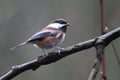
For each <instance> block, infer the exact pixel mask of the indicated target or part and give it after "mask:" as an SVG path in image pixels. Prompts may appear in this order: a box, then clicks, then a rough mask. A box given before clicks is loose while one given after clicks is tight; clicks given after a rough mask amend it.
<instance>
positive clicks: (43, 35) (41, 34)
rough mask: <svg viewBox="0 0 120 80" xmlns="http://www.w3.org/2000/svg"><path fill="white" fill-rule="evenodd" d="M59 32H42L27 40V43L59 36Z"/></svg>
mask: <svg viewBox="0 0 120 80" xmlns="http://www.w3.org/2000/svg"><path fill="white" fill-rule="evenodd" d="M57 34H58V33H57V32H54V33H53V32H51V31H41V32H38V33H36V34H35V35H33V36H32V37H31V38H29V39H28V40H27V42H32V41H35V40H39V41H41V40H43V39H44V38H46V37H49V36H57Z"/></svg>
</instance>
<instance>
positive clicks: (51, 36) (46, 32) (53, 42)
mask: <svg viewBox="0 0 120 80" xmlns="http://www.w3.org/2000/svg"><path fill="white" fill-rule="evenodd" d="M70 25H71V24H70V23H68V22H67V21H66V20H65V19H62V18H58V19H55V20H53V21H52V22H51V23H50V24H49V25H47V26H46V27H44V28H43V29H42V30H40V31H39V32H37V33H35V34H34V35H33V36H31V37H30V38H28V39H27V40H26V41H24V42H23V43H21V44H19V45H17V46H15V47H12V48H11V49H10V50H14V49H16V48H18V47H21V46H23V45H26V44H32V45H33V46H35V47H37V48H41V50H42V52H43V53H46V51H45V50H47V49H51V48H55V49H58V50H62V49H63V48H60V47H58V45H60V44H61V43H62V42H63V41H64V39H65V35H66V31H67V28H68V26H70Z"/></svg>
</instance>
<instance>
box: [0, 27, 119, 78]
mask: <svg viewBox="0 0 120 80" xmlns="http://www.w3.org/2000/svg"><path fill="white" fill-rule="evenodd" d="M119 36H120V27H118V28H117V29H115V30H113V31H111V32H108V33H107V34H104V35H102V36H99V37H98V38H95V39H91V40H88V41H84V42H81V43H78V44H76V45H73V46H70V47H67V48H65V49H64V50H62V51H60V52H50V53H48V55H41V56H39V57H38V58H36V59H35V60H33V61H30V62H27V63H24V64H21V65H16V66H13V67H12V69H11V70H10V71H9V72H8V73H6V74H5V75H3V76H2V77H0V80H10V79H12V78H14V77H15V76H17V75H19V74H20V73H22V72H24V71H27V70H30V69H32V70H36V69H37V68H39V67H40V66H42V65H47V64H50V63H53V62H56V61H58V60H60V59H62V58H63V57H66V56H68V55H71V54H73V53H76V52H79V51H82V50H86V49H89V48H91V47H96V50H97V62H96V64H98V63H99V65H98V66H100V63H101V62H100V61H99V60H100V59H98V58H100V56H98V54H99V55H101V53H102V52H101V49H103V48H105V47H106V46H107V45H108V44H109V43H110V42H111V41H113V40H114V39H116V38H118V37H119ZM99 41H101V42H102V47H100V45H101V43H100V42H99ZM99 43H100V44H99ZM99 51H100V52H99ZM96 70H97V71H98V70H99V67H98V68H96ZM95 75H97V72H96V73H95V74H94V75H93V76H95ZM90 80H94V79H90Z"/></svg>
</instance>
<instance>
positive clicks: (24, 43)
mask: <svg viewBox="0 0 120 80" xmlns="http://www.w3.org/2000/svg"><path fill="white" fill-rule="evenodd" d="M26 44H27V43H26V42H23V43H21V44H19V45H17V46H15V47H12V48H10V50H11V51H12V50H14V49H16V48H18V47H21V46H23V45H26Z"/></svg>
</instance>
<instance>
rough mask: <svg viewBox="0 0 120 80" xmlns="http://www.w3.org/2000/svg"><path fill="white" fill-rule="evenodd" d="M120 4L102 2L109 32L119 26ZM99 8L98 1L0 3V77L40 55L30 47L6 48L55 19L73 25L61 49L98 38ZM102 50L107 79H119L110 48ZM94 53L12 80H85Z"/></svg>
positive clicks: (14, 0) (116, 0) (16, 0)
mask: <svg viewBox="0 0 120 80" xmlns="http://www.w3.org/2000/svg"><path fill="white" fill-rule="evenodd" d="M119 4H120V0H104V14H105V15H104V17H105V26H108V28H109V31H110V30H112V29H115V28H117V26H119V25H120V8H119V7H120V5H119ZM99 8H100V7H99V0H0V76H2V75H3V74H5V73H6V72H8V71H9V70H10V69H11V67H12V66H13V65H18V64H22V63H25V62H28V61H30V60H33V59H35V58H36V57H37V56H39V55H41V50H40V49H37V48H35V47H33V46H30V45H26V46H24V47H21V48H18V49H16V50H14V51H10V50H9V49H10V48H11V47H13V46H15V45H17V44H19V43H21V42H23V41H25V40H26V39H28V38H29V37H30V36H32V35H33V34H34V33H36V32H38V31H39V30H41V29H42V28H43V27H44V26H46V25H48V24H49V23H50V22H51V21H52V20H54V19H56V18H64V19H66V20H68V21H69V22H70V23H71V24H72V26H71V27H69V29H68V31H67V36H66V39H65V41H64V42H63V44H62V45H61V47H67V46H70V45H73V44H76V43H79V42H82V41H85V40H89V39H92V38H95V37H97V36H99V35H100V34H101V33H100V16H99V15H100V9H99ZM114 44H115V46H116V49H117V52H118V53H119V52H120V46H119V44H120V39H117V40H115V41H114ZM105 51H106V52H105V53H106V54H105V55H106V56H107V57H106V62H107V76H108V78H109V80H119V79H120V75H119V74H120V68H119V66H118V63H117V61H116V58H115V55H114V52H113V48H112V47H111V45H109V46H108V47H107V48H106V50H105ZM95 54H96V52H95V48H91V49H88V50H85V51H82V52H79V53H76V54H73V55H71V56H68V57H66V58H64V59H62V60H60V61H58V62H56V63H53V64H49V65H46V66H41V67H40V68H39V69H37V70H36V71H26V72H24V73H22V74H20V75H19V76H17V77H15V78H14V79H13V80H87V77H88V75H89V72H90V70H91V67H92V64H93V62H94V59H95ZM119 58H120V54H119ZM98 78H99V76H98ZM98 80H99V79H98Z"/></svg>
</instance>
